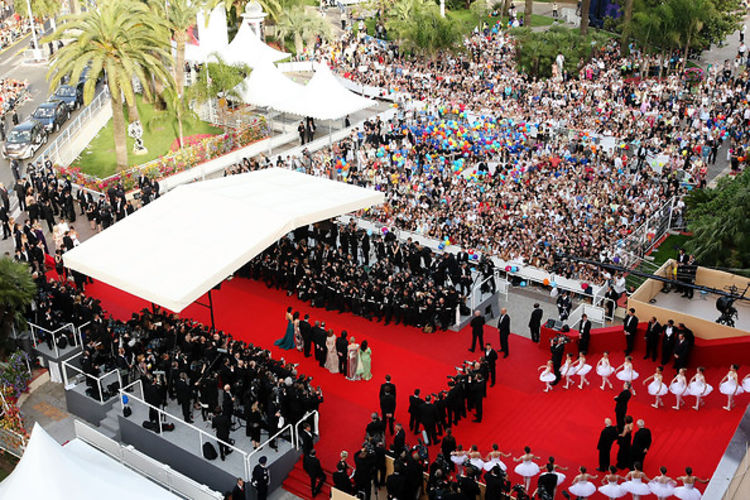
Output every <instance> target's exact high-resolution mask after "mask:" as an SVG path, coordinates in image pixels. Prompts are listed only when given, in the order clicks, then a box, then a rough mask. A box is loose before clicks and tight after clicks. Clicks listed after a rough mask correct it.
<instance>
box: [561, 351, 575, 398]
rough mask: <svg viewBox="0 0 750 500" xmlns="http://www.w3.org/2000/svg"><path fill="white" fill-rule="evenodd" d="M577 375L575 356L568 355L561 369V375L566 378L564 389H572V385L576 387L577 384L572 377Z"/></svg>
mask: <svg viewBox="0 0 750 500" xmlns="http://www.w3.org/2000/svg"><path fill="white" fill-rule="evenodd" d="M575 374H576V366H575V362H574V361H573V354H571V353H568V354H567V355H566V356H565V363H563V365H562V366H561V367H560V375H562V376H563V377H565V385H564V386H563V389H567V388H568V387H570V385H571V384H573V385H575V383H574V382H573V381H572V380H571V377H572V376H573V375H575Z"/></svg>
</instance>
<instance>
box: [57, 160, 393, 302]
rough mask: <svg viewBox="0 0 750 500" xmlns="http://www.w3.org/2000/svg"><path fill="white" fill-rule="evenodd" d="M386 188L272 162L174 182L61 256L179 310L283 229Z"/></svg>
mask: <svg viewBox="0 0 750 500" xmlns="http://www.w3.org/2000/svg"><path fill="white" fill-rule="evenodd" d="M384 200H385V196H384V194H383V193H380V192H377V191H373V190H369V189H364V188H361V187H357V186H352V185H349V184H345V183H342V182H335V181H332V180H329V179H325V178H322V177H314V176H311V175H306V174H302V173H299V172H294V171H291V170H285V169H281V168H269V169H263V170H258V171H255V172H250V173H247V174H242V175H236V176H228V177H223V178H221V179H213V180H210V181H205V182H197V183H194V184H188V185H184V186H179V187H177V188H175V189H174V190H172V191H170V192H169V193H167V194H166V195H164V196H162V197H160V198H159V199H157V200H156V201H154V202H152V203H149V204H148V205H146V206H145V207H143V208H141V209H140V210H137V211H136V212H135V213H133V214H132V215H129V216H128V217H126V218H125V219H123V220H122V221H120V222H118V223H116V224H114V225H113V226H111V227H110V228H108V229H107V230H105V231H103V232H101V233H99V234H97V235H95V236H93V237H92V238H89V239H88V240H86V241H85V242H84V243H82V244H81V245H79V246H77V247H75V248H73V249H72V250H69V251H68V252H66V253H65V254H64V255H63V259H64V263H65V266H66V267H68V268H71V269H74V270H76V271H79V272H81V273H84V274H86V275H88V276H91V277H92V278H94V279H99V280H101V281H103V282H105V283H107V284H109V285H112V286H114V287H116V288H119V289H120V290H124V291H126V292H128V293H131V294H133V295H136V296H138V297H141V298H142V299H144V300H147V301H149V302H153V303H156V304H159V305H160V306H163V307H165V308H167V309H170V310H172V311H174V312H179V311H181V310H183V309H184V308H185V307H187V306H188V305H190V304H191V303H192V302H194V301H195V300H196V299H198V298H199V297H201V296H202V295H203V294H204V293H206V292H208V291H209V290H211V289H212V288H213V287H214V286H215V285H217V284H219V283H221V281H223V280H224V279H225V278H226V277H227V276H229V275H230V274H232V273H233V272H234V271H236V270H237V269H239V268H240V267H241V266H242V265H244V264H245V263H246V262H248V261H249V260H250V259H252V258H253V257H255V256H256V255H258V254H259V253H260V252H262V251H263V250H265V249H266V248H267V247H269V246H270V245H271V244H273V243H274V242H276V241H278V240H279V239H280V238H281V237H283V236H284V235H285V234H287V233H288V232H290V231H292V230H294V229H295V228H298V227H300V226H304V225H307V224H312V223H314V222H318V221H321V220H325V219H329V218H332V217H336V216H339V215H343V214H346V213H349V212H353V211H356V210H360V209H363V208H367V207H370V206H372V205H378V204H381V203H383V201H384Z"/></svg>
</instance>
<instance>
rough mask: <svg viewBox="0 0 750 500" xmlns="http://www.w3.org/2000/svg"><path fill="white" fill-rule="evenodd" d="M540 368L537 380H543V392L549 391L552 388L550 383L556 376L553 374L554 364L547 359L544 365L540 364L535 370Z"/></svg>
mask: <svg viewBox="0 0 750 500" xmlns="http://www.w3.org/2000/svg"><path fill="white" fill-rule="evenodd" d="M539 370H542V373H540V374H539V380H541V381H542V382H544V385H545V387H544V392H549V391H551V390H552V385H551V383H552V382H554V381H555V379H556V378H557V376H556V375H555V365H554V364H553V363H552V360H550V361H547V364H546V365H542V366H540V367H539V368H537V371H539Z"/></svg>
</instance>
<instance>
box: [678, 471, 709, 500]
mask: <svg viewBox="0 0 750 500" xmlns="http://www.w3.org/2000/svg"><path fill="white" fill-rule="evenodd" d="M677 480H678V481H682V486H678V487H677V488H675V489H674V496H676V497H677V498H679V499H680V500H700V499H701V492H700V491H698V488H696V487H695V483H702V484H706V483H708V479H701V478H699V477H695V476H694V475H693V469H691V468H690V467H685V475H684V476H680V477H678V478H677Z"/></svg>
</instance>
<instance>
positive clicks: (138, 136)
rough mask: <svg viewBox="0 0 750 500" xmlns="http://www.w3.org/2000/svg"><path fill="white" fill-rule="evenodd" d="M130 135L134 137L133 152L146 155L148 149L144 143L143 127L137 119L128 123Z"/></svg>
mask: <svg viewBox="0 0 750 500" xmlns="http://www.w3.org/2000/svg"><path fill="white" fill-rule="evenodd" d="M128 135H129V136H130V137H132V138H133V140H134V143H133V154H136V155H145V154H146V153H148V149H146V147H145V146H144V145H143V127H142V126H141V122H140V121H139V120H136V121H134V122H132V123H131V124H130V125H128Z"/></svg>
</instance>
